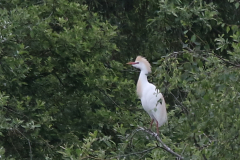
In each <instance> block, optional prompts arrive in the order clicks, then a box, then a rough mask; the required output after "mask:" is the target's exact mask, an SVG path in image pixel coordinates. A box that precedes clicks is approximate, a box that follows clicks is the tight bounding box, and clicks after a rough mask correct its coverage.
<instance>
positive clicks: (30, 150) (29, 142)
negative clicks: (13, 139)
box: [16, 128, 33, 160]
mask: <svg viewBox="0 0 240 160" xmlns="http://www.w3.org/2000/svg"><path fill="white" fill-rule="evenodd" d="M16 130H17V131H18V132H19V133H20V134H21V135H22V136H23V137H24V138H25V139H26V140H27V141H28V145H29V155H30V160H32V156H33V155H32V147H31V141H30V140H29V139H28V138H27V137H26V136H25V135H24V134H23V133H22V132H20V131H19V130H18V129H17V128H16Z"/></svg>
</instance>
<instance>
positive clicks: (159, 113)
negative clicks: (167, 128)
mask: <svg viewBox="0 0 240 160" xmlns="http://www.w3.org/2000/svg"><path fill="white" fill-rule="evenodd" d="M127 64H130V65H132V66H133V67H135V68H138V69H140V70H141V72H140V75H139V78H138V82H137V95H138V97H139V99H141V103H142V106H143V108H144V110H145V111H146V112H147V113H148V114H149V116H150V117H151V118H152V121H151V124H150V129H151V128H152V123H153V121H155V123H156V129H157V134H159V131H158V127H161V126H162V125H163V124H164V123H166V122H167V111H166V103H165V100H164V98H163V95H162V94H161V93H160V92H159V90H158V89H157V88H156V86H155V85H153V84H151V83H149V82H148V79H147V74H148V73H150V72H151V65H150V64H149V62H148V61H147V60H146V59H145V58H144V57H142V56H137V58H136V60H135V62H128V63H127Z"/></svg>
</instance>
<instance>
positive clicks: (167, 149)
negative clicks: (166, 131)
mask: <svg viewBox="0 0 240 160" xmlns="http://www.w3.org/2000/svg"><path fill="white" fill-rule="evenodd" d="M139 131H143V132H146V133H148V134H150V135H151V136H153V137H155V138H156V139H157V141H158V142H159V143H160V144H161V145H162V147H161V148H162V149H164V150H165V151H167V152H169V153H171V154H173V155H175V156H177V158H179V159H183V157H182V156H181V155H179V154H178V153H176V152H174V151H173V150H172V149H171V148H169V147H168V146H167V145H166V144H164V143H163V141H162V140H161V138H160V137H159V136H158V135H157V133H155V132H152V131H151V130H149V129H145V128H143V127H139V129H137V130H136V132H139ZM136 132H135V133H136ZM135 133H134V134H135Z"/></svg>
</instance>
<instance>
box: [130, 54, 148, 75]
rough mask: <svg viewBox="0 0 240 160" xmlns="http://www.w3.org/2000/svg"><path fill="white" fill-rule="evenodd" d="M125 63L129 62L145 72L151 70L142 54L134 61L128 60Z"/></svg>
mask: <svg viewBox="0 0 240 160" xmlns="http://www.w3.org/2000/svg"><path fill="white" fill-rule="evenodd" d="M127 64H131V65H132V66H133V67H135V68H138V69H140V70H141V71H144V72H145V73H146V74H148V73H150V72H151V65H150V63H149V62H148V61H147V60H146V58H144V57H142V56H137V58H136V60H135V62H128V63H127Z"/></svg>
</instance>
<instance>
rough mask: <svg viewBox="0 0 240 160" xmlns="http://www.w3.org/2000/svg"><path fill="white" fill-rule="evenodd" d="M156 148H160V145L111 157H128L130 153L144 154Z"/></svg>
mask: <svg viewBox="0 0 240 160" xmlns="http://www.w3.org/2000/svg"><path fill="white" fill-rule="evenodd" d="M155 148H159V146H156V147H152V148H150V149H146V150H143V151H139V152H134V153H129V154H123V155H118V156H115V157H111V158H116V157H118V158H120V157H127V156H130V155H138V154H144V155H145V153H148V152H150V151H152V150H153V149H155Z"/></svg>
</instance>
